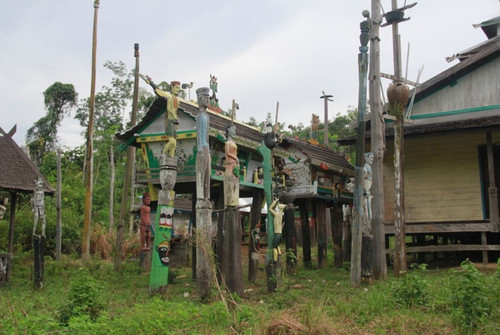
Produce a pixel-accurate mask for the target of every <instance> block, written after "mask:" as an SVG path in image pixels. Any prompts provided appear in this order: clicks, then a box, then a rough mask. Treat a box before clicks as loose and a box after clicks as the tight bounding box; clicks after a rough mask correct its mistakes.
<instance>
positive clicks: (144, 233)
mask: <svg viewBox="0 0 500 335" xmlns="http://www.w3.org/2000/svg"><path fill="white" fill-rule="evenodd" d="M150 204H151V196H150V195H149V193H147V192H146V193H143V194H142V205H141V222H140V227H139V232H140V238H141V248H142V250H151V207H149V205H150Z"/></svg>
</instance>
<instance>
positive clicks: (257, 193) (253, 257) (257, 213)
mask: <svg viewBox="0 0 500 335" xmlns="http://www.w3.org/2000/svg"><path fill="white" fill-rule="evenodd" d="M263 199H264V196H263V192H262V191H261V190H260V189H257V188H255V189H254V191H253V197H252V206H251V208H250V232H249V243H248V281H249V282H255V280H256V279H257V273H258V270H259V249H260V248H259V242H260V224H261V222H260V220H261V217H262V201H263Z"/></svg>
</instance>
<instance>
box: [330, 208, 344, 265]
mask: <svg viewBox="0 0 500 335" xmlns="http://www.w3.org/2000/svg"><path fill="white" fill-rule="evenodd" d="M330 220H331V227H332V239H333V264H334V265H335V267H337V268H340V267H342V265H343V254H344V250H343V249H342V205H335V206H334V207H332V208H330Z"/></svg>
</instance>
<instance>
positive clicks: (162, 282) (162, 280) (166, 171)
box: [141, 75, 180, 292]
mask: <svg viewBox="0 0 500 335" xmlns="http://www.w3.org/2000/svg"><path fill="white" fill-rule="evenodd" d="M141 78H143V79H144V80H145V81H146V83H148V84H149V85H151V87H153V89H154V90H155V93H156V95H157V97H158V99H165V100H166V110H165V134H166V135H167V142H166V143H165V147H164V148H163V151H162V155H161V157H160V185H161V190H160V191H159V192H158V206H157V209H156V218H155V223H154V232H155V233H154V242H153V252H152V262H151V272H150V277H149V290H150V291H151V292H158V291H159V292H163V291H164V290H165V288H166V285H167V284H168V270H169V264H170V243H171V240H172V226H173V220H174V201H175V192H174V186H175V182H176V180H177V160H178V158H177V157H176V156H175V148H176V146H177V141H176V130H177V126H178V124H179V121H178V115H177V110H178V108H179V99H178V95H179V92H180V82H178V81H172V82H171V83H170V89H171V92H166V91H162V90H160V89H159V88H158V87H157V86H156V85H155V84H154V83H153V81H152V80H151V78H150V77H148V76H142V75H141Z"/></svg>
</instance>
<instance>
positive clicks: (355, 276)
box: [351, 10, 370, 286]
mask: <svg viewBox="0 0 500 335" xmlns="http://www.w3.org/2000/svg"><path fill="white" fill-rule="evenodd" d="M363 16H364V17H365V18H367V19H366V20H365V21H363V22H361V24H360V28H361V35H360V42H361V46H360V47H359V51H360V53H359V55H358V66H359V95H358V134H357V140H356V166H355V167H354V171H355V176H354V178H355V186H354V199H353V200H354V201H353V202H354V208H353V210H354V212H353V217H354V222H353V225H352V228H351V229H352V248H351V284H352V285H354V286H359V285H361V247H362V245H361V241H362V221H361V220H362V215H363V210H362V206H361V198H362V196H363V164H364V151H365V129H366V121H365V113H366V79H367V78H366V77H367V70H368V69H367V67H368V54H367V53H368V46H367V45H368V38H369V32H370V22H369V17H370V12H369V11H367V10H364V11H363Z"/></svg>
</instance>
